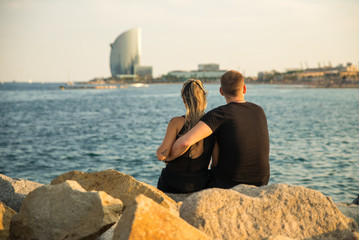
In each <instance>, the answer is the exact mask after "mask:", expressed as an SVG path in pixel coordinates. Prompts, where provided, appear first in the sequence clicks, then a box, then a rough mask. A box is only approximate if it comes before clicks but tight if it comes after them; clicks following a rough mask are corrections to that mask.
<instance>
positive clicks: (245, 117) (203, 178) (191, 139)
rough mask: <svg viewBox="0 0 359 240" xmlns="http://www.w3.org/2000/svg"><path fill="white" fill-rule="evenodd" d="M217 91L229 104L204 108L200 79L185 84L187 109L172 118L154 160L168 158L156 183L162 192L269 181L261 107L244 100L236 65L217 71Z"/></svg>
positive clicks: (184, 94) (203, 95)
mask: <svg viewBox="0 0 359 240" xmlns="http://www.w3.org/2000/svg"><path fill="white" fill-rule="evenodd" d="M219 91H220V93H221V95H223V96H224V98H225V100H226V102H227V104H226V105H223V106H220V107H217V108H215V109H213V110H211V111H209V112H208V113H206V114H204V112H205V109H206V106H207V100H206V91H205V90H204V88H203V85H202V83H201V81H199V80H195V79H190V80H187V81H186V82H185V83H184V84H183V87H182V90H181V95H182V99H183V103H184V105H185V107H186V110H187V112H186V115H185V116H180V117H174V118H172V119H171V121H170V122H169V124H168V127H167V131H166V135H165V137H164V139H163V142H162V144H161V145H160V146H159V148H158V149H157V158H158V160H160V161H163V162H165V163H166V167H165V168H164V169H163V170H162V173H161V176H160V178H159V180H158V185H157V187H158V189H160V190H162V191H163V192H168V193H189V192H195V191H199V190H202V189H205V188H212V187H216V188H232V187H233V186H235V185H237V184H249V185H255V186H262V185H266V184H268V181H269V137H268V128H267V120H266V116H265V114H264V111H263V109H262V108H261V107H260V106H258V105H256V104H254V103H250V102H247V101H245V99H244V94H245V93H246V86H245V84H244V77H243V75H242V74H241V73H239V72H237V71H228V72H226V73H225V74H224V75H223V76H222V77H221V87H220V89H219ZM211 158H212V162H211V167H210V170H209V169H208V166H209V163H210V161H211Z"/></svg>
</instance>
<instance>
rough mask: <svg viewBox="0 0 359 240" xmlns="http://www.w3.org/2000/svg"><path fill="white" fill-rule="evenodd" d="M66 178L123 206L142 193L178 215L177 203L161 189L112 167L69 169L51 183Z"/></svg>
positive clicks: (62, 180) (60, 181) (56, 182)
mask: <svg viewBox="0 0 359 240" xmlns="http://www.w3.org/2000/svg"><path fill="white" fill-rule="evenodd" d="M66 180H74V181H77V182H78V183H79V184H80V185H81V186H82V187H83V188H84V189H86V190H87V191H91V190H95V191H104V192H106V193H108V194H109V195H111V196H113V197H115V198H119V199H121V200H122V201H123V204H124V205H125V207H126V206H128V205H130V204H131V203H132V202H133V201H134V199H135V198H136V197H137V196H138V195H140V194H143V195H145V196H147V197H149V198H151V199H152V200H154V201H155V202H157V203H158V204H160V205H162V206H163V207H165V208H168V209H169V210H170V211H171V212H172V213H173V214H175V215H177V216H178V206H177V203H176V202H175V201H174V200H173V199H171V198H169V197H168V196H167V195H166V194H164V193H163V192H162V191H160V190H158V189H157V188H155V187H153V186H151V185H149V184H146V183H143V182H140V181H137V180H136V179H134V178H133V177H132V176H130V175H127V174H124V173H121V172H119V171H116V170H113V169H109V170H105V171H101V172H94V173H84V172H80V171H71V172H68V173H65V174H62V175H60V176H58V177H57V178H56V179H54V180H53V181H52V182H51V184H58V183H62V182H64V181H66Z"/></svg>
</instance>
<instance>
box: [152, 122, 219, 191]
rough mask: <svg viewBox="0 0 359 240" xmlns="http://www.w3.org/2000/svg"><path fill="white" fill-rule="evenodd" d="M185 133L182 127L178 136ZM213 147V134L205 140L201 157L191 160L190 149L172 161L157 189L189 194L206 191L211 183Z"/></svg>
mask: <svg viewBox="0 0 359 240" xmlns="http://www.w3.org/2000/svg"><path fill="white" fill-rule="evenodd" d="M184 131H185V129H184V127H182V129H181V131H180V132H179V134H178V135H181V134H182V133H183V132H184ZM178 135H177V137H176V139H177V138H178ZM213 146H214V136H213V134H212V135H210V136H208V137H206V138H205V139H204V140H203V153H202V154H201V155H200V156H199V157H197V158H193V159H192V158H190V157H189V154H190V149H188V150H187V151H186V152H185V153H184V154H183V155H181V156H179V157H178V158H176V159H174V160H172V161H170V162H169V163H168V164H167V165H166V167H165V168H164V169H162V172H161V176H160V178H159V179H158V184H157V188H158V189H159V190H161V191H163V192H168V193H188V192H195V191H199V190H202V189H204V188H205V187H206V185H207V183H208V181H209V172H208V165H209V162H210V160H211V156H212V150H213Z"/></svg>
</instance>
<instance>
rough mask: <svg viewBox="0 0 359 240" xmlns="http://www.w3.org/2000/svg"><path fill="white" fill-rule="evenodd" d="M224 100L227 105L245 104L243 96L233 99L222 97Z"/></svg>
mask: <svg viewBox="0 0 359 240" xmlns="http://www.w3.org/2000/svg"><path fill="white" fill-rule="evenodd" d="M224 98H225V99H226V102H227V103H231V102H234V103H245V102H246V100H245V99H244V95H241V96H235V97H232V96H224Z"/></svg>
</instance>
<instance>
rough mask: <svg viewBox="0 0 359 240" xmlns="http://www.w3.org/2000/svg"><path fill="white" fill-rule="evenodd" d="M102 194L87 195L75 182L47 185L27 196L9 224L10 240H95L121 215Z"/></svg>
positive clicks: (117, 205) (115, 203)
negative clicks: (83, 239) (84, 239)
mask: <svg viewBox="0 0 359 240" xmlns="http://www.w3.org/2000/svg"><path fill="white" fill-rule="evenodd" d="M122 209H123V204H122V202H121V200H120V199H115V198H113V197H111V196H110V195H108V194H107V193H105V192H95V191H92V192H87V191H85V190H84V189H83V188H82V187H81V186H80V185H79V184H78V183H77V182H75V181H66V182H64V183H62V184H58V185H46V186H42V187H39V188H37V189H36V190H34V191H32V192H31V193H29V194H28V195H27V196H26V198H25V200H24V202H23V205H22V207H21V210H20V212H19V213H18V214H16V215H15V216H14V217H13V218H12V220H11V224H10V239H67V240H70V239H82V238H86V239H96V238H97V237H98V236H100V235H101V234H102V233H103V232H105V231H106V230H107V229H108V228H110V227H111V226H112V225H113V224H114V223H116V222H117V221H118V219H119V217H120V214H121V213H122Z"/></svg>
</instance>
